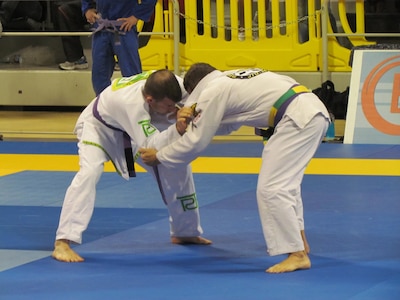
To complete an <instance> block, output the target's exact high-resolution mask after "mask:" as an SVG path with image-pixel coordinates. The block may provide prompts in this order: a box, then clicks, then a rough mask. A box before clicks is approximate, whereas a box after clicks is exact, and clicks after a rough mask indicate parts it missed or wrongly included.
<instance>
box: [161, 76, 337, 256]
mask: <svg viewBox="0 0 400 300" xmlns="http://www.w3.org/2000/svg"><path fill="white" fill-rule="evenodd" d="M242 71H243V70H241V71H230V72H224V73H223V72H220V71H213V72H212V73H210V74H208V75H207V76H206V77H205V78H203V79H202V80H201V81H200V82H199V84H198V85H197V86H196V88H195V89H194V90H193V92H192V94H191V95H190V96H189V98H188V100H187V105H191V104H193V103H197V104H196V113H197V115H196V116H195V117H194V119H193V121H192V126H191V127H190V130H188V132H187V133H186V134H185V135H184V136H182V137H181V138H179V139H178V140H177V141H175V142H173V143H171V144H169V145H168V146H166V147H164V148H162V149H161V150H159V152H157V158H158V160H159V161H160V162H161V164H163V165H164V166H168V167H176V166H178V165H185V164H188V163H189V162H191V161H192V160H193V159H195V158H196V157H198V156H199V155H200V153H201V152H202V151H203V150H204V149H205V148H206V147H207V145H208V144H209V143H210V142H211V140H212V138H213V136H214V135H216V134H228V133H230V132H231V131H233V130H237V129H238V128H239V127H240V126H242V125H247V126H253V127H261V128H265V127H268V126H269V124H268V120H269V115H270V111H271V107H272V106H273V105H274V103H275V102H276V101H277V100H278V99H279V98H280V97H281V96H282V95H283V94H285V92H287V91H288V90H289V89H290V88H291V87H292V86H294V85H298V83H297V82H296V81H295V80H294V79H292V78H290V77H287V76H282V75H279V74H276V73H272V72H258V71H257V70H254V72H253V71H249V72H248V74H250V76H248V78H247V77H246V78H238V77H240V76H236V78H231V77H228V76H227V75H228V74H231V75H232V74H233V75H235V74H242V73H243V72H242ZM233 77H235V76H233ZM328 125H329V114H328V112H327V110H326V108H325V106H324V104H323V103H322V102H321V101H320V100H319V99H318V97H317V96H315V95H314V94H313V93H311V92H310V93H302V94H299V95H297V96H296V97H295V98H294V100H293V101H292V102H291V103H290V104H289V106H288V107H287V109H286V111H285V113H284V115H283V117H282V119H281V120H280V122H279V123H278V124H277V126H276V127H275V130H274V134H273V135H272V137H271V138H270V139H269V140H268V142H267V143H266V144H265V146H264V150H263V154H262V166H261V170H260V173H259V177H258V184H257V202H258V206H259V212H260V217H261V222H262V226H263V232H264V236H265V239H266V243H267V248H268V253H269V254H270V255H278V254H283V253H292V252H296V251H301V250H304V244H303V241H302V238H301V235H300V231H301V230H304V221H303V205H302V199H301V191H300V185H301V182H302V178H303V175H304V171H305V168H306V166H307V164H308V163H309V161H310V160H311V158H312V157H313V155H314V153H315V151H316V150H317V148H318V146H319V144H320V143H321V141H322V139H323V137H324V135H325V132H326V130H327V128H328ZM260 139H261V138H260Z"/></svg>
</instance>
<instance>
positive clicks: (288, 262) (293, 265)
mask: <svg viewBox="0 0 400 300" xmlns="http://www.w3.org/2000/svg"><path fill="white" fill-rule="evenodd" d="M310 268H311V261H310V259H309V258H308V255H307V253H306V252H305V251H299V252H294V253H290V254H289V256H288V257H287V258H286V259H285V260H283V261H282V262H280V263H279V264H276V265H274V266H272V267H270V268H268V269H267V270H266V271H265V272H267V273H285V272H293V271H296V270H304V269H310Z"/></svg>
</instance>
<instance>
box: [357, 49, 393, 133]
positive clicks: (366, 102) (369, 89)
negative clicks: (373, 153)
mask: <svg viewBox="0 0 400 300" xmlns="http://www.w3.org/2000/svg"><path fill="white" fill-rule="evenodd" d="M399 58H400V55H397V56H394V57H390V58H388V59H385V60H384V61H382V62H381V63H380V64H378V65H377V66H376V67H374V68H373V69H372V71H371V72H370V73H369V74H368V76H367V78H366V79H365V82H364V86H363V88H362V91H361V106H362V109H363V112H364V115H365V117H366V118H367V120H368V122H369V123H370V124H371V125H372V126H373V127H374V128H375V129H377V130H379V131H381V132H383V133H386V134H390V135H400V125H399V124H393V123H391V122H389V121H388V120H386V119H385V118H383V117H382V116H381V114H380V113H379V112H378V110H377V108H376V105H375V89H376V86H377V84H378V82H379V80H380V79H381V78H382V76H383V75H384V74H385V73H386V72H387V71H389V70H390V69H392V68H395V67H398V66H400V61H396V59H399ZM393 60H394V61H393ZM386 64H387V65H386ZM399 97H400V74H395V75H394V78H393V92H392V102H391V105H390V113H392V114H395V113H400V107H399Z"/></svg>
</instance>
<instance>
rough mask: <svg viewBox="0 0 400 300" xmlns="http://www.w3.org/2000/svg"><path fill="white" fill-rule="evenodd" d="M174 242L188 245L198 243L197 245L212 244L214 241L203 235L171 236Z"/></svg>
mask: <svg viewBox="0 0 400 300" xmlns="http://www.w3.org/2000/svg"><path fill="white" fill-rule="evenodd" d="M171 243H172V244H179V245H188V244H196V245H210V244H212V241H210V240H207V239H205V238H203V237H201V236H192V237H177V236H173V237H171Z"/></svg>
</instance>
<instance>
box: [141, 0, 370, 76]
mask: <svg viewBox="0 0 400 300" xmlns="http://www.w3.org/2000/svg"><path fill="white" fill-rule="evenodd" d="M323 1H324V0H321V1H320V2H318V1H315V0H286V1H284V0H259V1H254V0H203V1H194V0H193V1H185V9H184V11H182V10H181V11H180V12H179V11H177V10H175V11H174V8H173V6H172V1H162V0H159V1H158V3H157V6H156V18H155V22H154V29H153V31H165V32H168V31H169V32H173V31H175V30H176V29H177V28H174V26H173V21H172V20H173V15H174V14H180V17H181V19H184V22H185V33H186V34H185V37H184V41H183V42H181V43H180V44H179V49H174V44H173V35H171V34H168V35H165V36H163V35H154V36H152V37H151V39H150V41H149V43H148V45H147V46H146V47H144V48H142V49H140V54H141V57H142V61H143V67H144V69H154V68H162V67H166V68H169V69H173V61H172V60H173V55H174V54H175V52H178V51H179V53H180V56H179V65H180V67H181V69H187V68H188V67H189V66H190V65H191V64H193V63H194V62H197V61H207V62H209V63H211V64H213V65H214V66H216V67H217V68H219V69H223V70H226V69H232V68H242V67H243V68H244V67H254V66H258V67H262V68H265V69H268V70H271V71H283V72H291V71H293V72H318V71H321V70H322V68H323V66H324V64H323V59H324V57H323V56H322V55H321V53H322V47H323V45H322V42H321V36H322V32H323V30H326V31H327V32H328V33H334V32H335V30H334V28H336V24H331V23H330V22H331V21H332V20H333V21H334V22H335V23H336V22H338V23H339V24H340V25H341V27H342V30H343V31H342V32H343V33H346V34H349V37H348V41H349V45H342V44H341V43H340V39H338V38H337V37H335V36H332V35H331V36H330V37H329V39H328V68H329V72H347V71H350V70H351V68H350V66H349V65H348V62H349V57H350V50H351V47H353V46H359V45H368V44H371V43H373V42H369V41H367V40H366V39H365V37H362V36H351V34H353V33H358V34H360V33H363V32H364V23H363V22H364V21H363V20H364V1H362V0H354V1H355V3H354V4H353V6H355V12H354V13H355V14H356V19H357V24H356V26H357V27H356V32H353V31H352V30H351V29H350V25H349V23H348V20H347V9H348V8H349V7H351V6H349V5H348V4H349V2H348V1H347V4H346V1H344V0H337V2H333V1H332V4H330V6H331V8H332V10H335V12H336V16H335V19H332V18H329V20H328V26H327V27H328V28H326V29H324V28H321V5H322V2H323ZM166 2H169V5H166ZM334 5H335V7H333V6H334ZM332 16H333V14H331V17H332ZM181 40H182V38H181Z"/></svg>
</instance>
